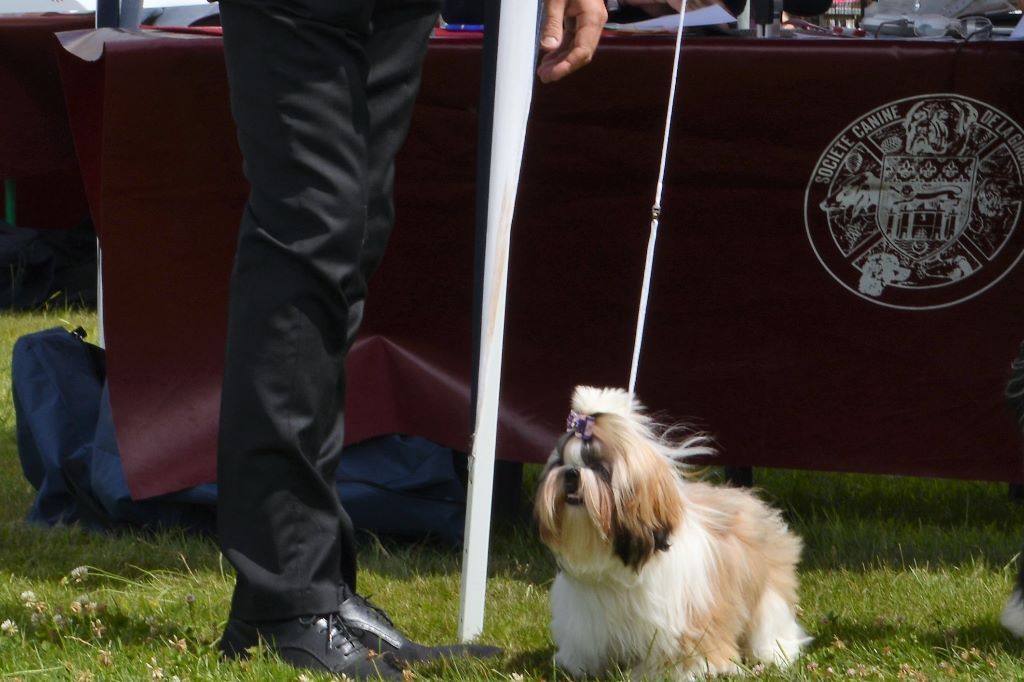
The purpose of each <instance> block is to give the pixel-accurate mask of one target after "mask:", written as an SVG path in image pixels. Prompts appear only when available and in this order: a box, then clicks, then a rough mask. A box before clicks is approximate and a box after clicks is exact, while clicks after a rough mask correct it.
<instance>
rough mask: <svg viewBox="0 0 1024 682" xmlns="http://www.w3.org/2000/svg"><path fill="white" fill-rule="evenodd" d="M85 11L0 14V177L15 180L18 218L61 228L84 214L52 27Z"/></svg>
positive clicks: (76, 20)
mask: <svg viewBox="0 0 1024 682" xmlns="http://www.w3.org/2000/svg"><path fill="white" fill-rule="evenodd" d="M94 21H95V20H94V18H93V15H91V14H25V15H13V16H3V17H0V102H2V104H0V179H12V180H15V181H16V187H17V195H18V218H19V221H18V222H19V223H21V224H24V225H31V226H33V227H67V226H69V225H72V224H74V223H77V222H78V221H80V220H81V219H83V218H84V217H85V216H86V215H87V209H86V204H85V197H84V194H83V192H82V186H81V177H80V174H79V171H78V162H77V160H76V158H75V149H74V145H73V143H72V140H71V130H70V129H69V128H68V119H67V111H66V109H65V107H64V91H63V90H62V89H61V81H60V76H59V74H58V72H57V47H56V45H55V44H54V39H53V34H54V33H56V32H59V31H68V30H73V29H84V28H87V27H90V26H92V25H93V24H94Z"/></svg>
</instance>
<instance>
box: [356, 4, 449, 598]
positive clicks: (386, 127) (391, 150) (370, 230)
mask: <svg viewBox="0 0 1024 682" xmlns="http://www.w3.org/2000/svg"><path fill="white" fill-rule="evenodd" d="M440 8H441V0H377V2H375V3H374V13H373V17H372V20H371V26H372V34H371V35H370V37H369V38H368V39H367V41H366V46H365V47H366V55H367V61H368V63H369V64H370V69H369V76H368V82H367V88H366V96H367V105H368V108H369V117H370V139H369V144H368V148H367V153H368V155H369V156H368V160H367V161H368V177H369V182H368V189H369V203H368V206H367V227H366V239H365V242H364V245H363V252H362V256H361V263H360V270H361V274H362V277H361V278H360V280H359V281H358V282H356V285H357V288H356V289H353V290H352V291H351V293H350V298H351V300H352V301H353V304H352V308H351V311H350V317H349V341H350V342H351V341H354V340H355V336H356V333H357V332H358V327H359V323H360V322H361V320H362V309H363V302H364V300H365V298H366V288H365V285H366V281H367V280H368V279H369V278H370V275H372V274H373V272H374V270H376V268H377V266H378V265H379V264H380V261H381V258H383V256H384V250H385V247H386V246H387V242H388V238H389V237H390V235H391V229H392V227H393V225H394V221H395V211H394V202H393V201H392V193H393V192H392V190H393V187H394V177H395V173H394V168H395V157H396V156H397V154H398V151H399V149H400V148H401V146H402V144H403V142H404V141H405V138H406V135H407V133H408V131H409V124H410V121H411V118H412V111H413V105H414V104H415V100H416V95H417V93H418V92H419V87H420V73H421V67H422V63H423V59H424V56H425V55H426V50H427V43H428V39H429V37H430V32H431V30H432V28H433V27H434V26H435V25H436V23H437V17H438V14H439V12H440ZM353 587H354V586H353Z"/></svg>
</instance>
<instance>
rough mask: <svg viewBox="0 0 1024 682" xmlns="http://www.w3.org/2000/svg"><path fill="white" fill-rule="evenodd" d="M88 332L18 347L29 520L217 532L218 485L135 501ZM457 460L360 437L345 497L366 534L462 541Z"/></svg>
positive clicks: (345, 477)
mask: <svg viewBox="0 0 1024 682" xmlns="http://www.w3.org/2000/svg"><path fill="white" fill-rule="evenodd" d="M83 337H84V332H82V331H81V330H77V331H76V332H74V333H72V332H68V331H65V330H64V329H60V328H55V329H48V330H46V331H42V332H37V333H34V334H29V335H26V336H23V337H21V338H20V339H18V340H17V341H16V342H15V345H14V355H13V358H12V369H11V381H12V392H13V394H14V410H15V417H16V420H17V425H16V432H17V440H18V456H19V458H20V459H21V467H22V471H23V472H24V474H25V478H27V479H28V481H29V482H30V483H31V484H32V486H33V487H34V488H35V489H36V491H37V494H36V498H35V501H34V503H33V505H32V508H31V509H30V511H29V514H28V518H29V520H30V521H32V522H35V523H41V524H45V525H50V526H53V525H61V524H63V525H67V524H74V523H77V524H80V525H82V526H85V527H87V528H91V529H96V530H119V529H126V528H163V527H183V528H188V529H195V530H200V531H207V532H210V533H213V532H215V529H216V503H217V487H216V485H215V484H206V485H200V486H196V487H194V488H189V489H188V490H183V491H180V492H177V493H173V494H170V495H161V496H158V497H153V498H149V499H146V500H133V499H132V498H131V494H130V493H129V491H128V484H127V482H126V480H125V477H124V470H123V468H122V466H121V458H120V455H119V453H118V449H117V440H116V436H115V432H114V422H113V418H112V415H111V411H110V399H109V395H108V393H107V388H106V381H105V376H106V366H105V361H104V353H103V350H102V349H100V348H98V347H97V346H94V345H92V344H90V343H88V342H86V341H85V340H84V338H83ZM456 456H458V455H456V453H454V452H452V451H451V450H450V449H448V448H444V447H442V446H439V445H436V444H434V443H431V442H429V441H426V440H424V439H422V438H415V437H405V436H384V437H381V438H375V439H373V440H370V441H366V442H363V443H358V444H355V445H352V446H349V447H347V448H346V449H345V454H344V455H343V456H342V458H341V464H340V465H339V467H338V474H337V484H338V494H339V496H340V498H341V500H342V501H343V503H344V506H345V509H346V511H348V513H349V515H350V516H351V517H352V521H353V523H354V524H355V527H356V528H357V529H359V530H361V531H367V532H371V533H374V534H378V535H390V536H399V537H404V538H410V539H416V540H419V539H424V538H431V539H435V540H438V541H441V542H444V543H448V544H451V545H459V544H461V542H462V533H463V519H464V513H465V502H466V495H465V489H464V487H463V485H462V483H461V481H460V480H459V477H458V475H457V473H456V471H455V467H454V462H453V458H454V457H456Z"/></svg>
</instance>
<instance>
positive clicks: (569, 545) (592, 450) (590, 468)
mask: <svg viewBox="0 0 1024 682" xmlns="http://www.w3.org/2000/svg"><path fill="white" fill-rule="evenodd" d="M570 421H571V422H574V423H571V424H570V426H571V428H572V430H570V431H568V432H567V433H566V434H565V435H564V436H562V438H560V439H559V441H558V445H557V446H556V447H555V449H554V451H552V453H551V456H550V457H549V459H548V462H547V465H546V466H545V468H544V472H543V474H542V475H541V479H540V484H539V486H538V490H537V496H536V501H535V505H534V516H535V518H536V520H537V525H538V528H539V532H540V537H541V540H542V541H543V542H544V543H545V544H546V545H547V546H548V547H549V548H550V549H551V550H552V551H553V552H554V553H555V555H556V557H557V558H558V559H559V562H560V563H561V565H562V568H563V570H568V571H572V572H578V573H587V572H600V573H603V572H605V570H604V567H606V565H607V564H608V562H618V565H619V566H622V565H625V566H626V567H629V568H632V569H634V570H637V571H638V570H639V569H640V568H641V567H642V566H643V565H644V564H645V563H646V562H647V561H648V560H649V559H650V558H651V557H652V556H653V555H654V554H655V553H656V552H658V551H660V550H664V549H667V548H668V540H669V536H670V535H671V534H672V531H673V530H674V529H675V528H676V527H677V525H678V524H679V522H680V519H681V517H682V513H683V510H682V503H681V500H680V496H679V492H678V488H677V486H678V477H677V473H676V470H675V467H674V466H673V464H672V462H671V461H670V460H669V459H668V458H666V457H665V456H664V454H663V453H662V452H661V451H660V450H659V447H658V444H657V440H656V439H654V437H653V436H652V434H651V433H650V431H649V427H648V421H647V418H646V417H645V416H644V415H643V414H642V413H641V412H640V411H639V405H637V404H636V403H634V402H633V401H632V399H631V398H630V397H629V395H628V394H627V393H626V392H625V391H620V390H617V389H593V388H588V387H580V388H578V389H577V390H576V393H575V395H574V397H573V413H572V415H571V417H570Z"/></svg>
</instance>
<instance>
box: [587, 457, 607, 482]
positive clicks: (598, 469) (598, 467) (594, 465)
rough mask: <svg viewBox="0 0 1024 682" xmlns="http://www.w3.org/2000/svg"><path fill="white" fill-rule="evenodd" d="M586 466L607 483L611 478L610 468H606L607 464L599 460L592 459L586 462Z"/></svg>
mask: <svg viewBox="0 0 1024 682" xmlns="http://www.w3.org/2000/svg"><path fill="white" fill-rule="evenodd" d="M587 468H588V469H590V470H591V471H593V472H594V473H595V474H597V475H598V477H599V478H600V479H601V480H602V481H604V482H605V483H607V482H608V481H611V480H612V470H611V469H609V468H608V465H607V464H605V463H604V462H601V461H597V460H595V461H593V462H589V463H588V464H587Z"/></svg>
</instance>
